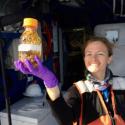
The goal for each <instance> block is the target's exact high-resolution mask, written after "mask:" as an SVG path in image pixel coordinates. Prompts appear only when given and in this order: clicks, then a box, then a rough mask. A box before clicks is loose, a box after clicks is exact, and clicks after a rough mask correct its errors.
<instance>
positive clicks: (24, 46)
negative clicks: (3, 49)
mask: <svg viewBox="0 0 125 125" xmlns="http://www.w3.org/2000/svg"><path fill="white" fill-rule="evenodd" d="M41 47H42V45H41V44H39V45H33V44H20V45H19V46H18V51H31V50H32V51H40V52H41Z"/></svg>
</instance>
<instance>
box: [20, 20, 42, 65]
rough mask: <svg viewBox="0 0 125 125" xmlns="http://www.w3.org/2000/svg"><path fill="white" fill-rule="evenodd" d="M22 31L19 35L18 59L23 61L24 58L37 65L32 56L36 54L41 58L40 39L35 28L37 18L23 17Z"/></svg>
mask: <svg viewBox="0 0 125 125" xmlns="http://www.w3.org/2000/svg"><path fill="white" fill-rule="evenodd" d="M23 27H24V32H23V33H22V35H21V36H20V44H19V46H18V52H19V59H20V60H21V61H22V62H24V60H25V59H28V60H30V62H31V63H32V64H33V65H34V67H36V66H37V63H36V62H35V60H34V56H35V55H37V56H38V57H39V58H41V59H42V39H41V38H40V37H39V35H38V32H37V28H38V20H36V19H34V18H24V20H23Z"/></svg>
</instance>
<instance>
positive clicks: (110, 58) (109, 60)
mask: <svg viewBox="0 0 125 125" xmlns="http://www.w3.org/2000/svg"><path fill="white" fill-rule="evenodd" d="M111 62H112V56H110V57H109V59H108V64H110V63H111Z"/></svg>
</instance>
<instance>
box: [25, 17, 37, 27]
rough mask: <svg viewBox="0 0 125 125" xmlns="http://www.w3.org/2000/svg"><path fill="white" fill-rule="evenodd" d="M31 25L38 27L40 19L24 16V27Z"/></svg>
mask: <svg viewBox="0 0 125 125" xmlns="http://www.w3.org/2000/svg"><path fill="white" fill-rule="evenodd" d="M26 26H31V27H35V28H37V26H38V20H37V19H34V18H24V20H23V27H26Z"/></svg>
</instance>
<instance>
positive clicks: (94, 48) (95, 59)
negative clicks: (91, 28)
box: [84, 41, 112, 75]
mask: <svg viewBox="0 0 125 125" xmlns="http://www.w3.org/2000/svg"><path fill="white" fill-rule="evenodd" d="M111 59H112V57H111V56H110V57H109V53H108V49H107V47H106V45H105V44H104V43H102V42H100V41H95V42H92V43H89V44H88V45H87V47H86V48H85V57H84V62H85V66H86V68H87V70H88V71H89V72H91V73H92V74H94V73H95V74H98V73H99V74H100V73H105V70H106V67H107V65H108V64H109V63H110V62H111ZM100 75H101V74H100Z"/></svg>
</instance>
